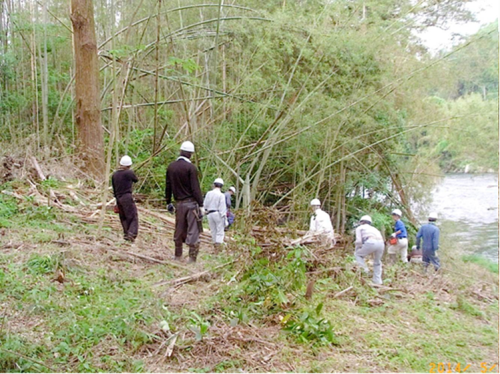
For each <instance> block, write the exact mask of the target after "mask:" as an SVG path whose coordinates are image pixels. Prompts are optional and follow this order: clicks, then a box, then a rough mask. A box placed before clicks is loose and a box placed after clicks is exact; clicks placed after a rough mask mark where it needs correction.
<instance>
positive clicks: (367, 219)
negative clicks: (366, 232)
mask: <svg viewBox="0 0 500 374" xmlns="http://www.w3.org/2000/svg"><path fill="white" fill-rule="evenodd" d="M359 221H360V222H361V221H366V222H370V223H372V217H370V216H363V217H361V219H360V220H359Z"/></svg>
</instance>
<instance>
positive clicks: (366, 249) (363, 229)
mask: <svg viewBox="0 0 500 374" xmlns="http://www.w3.org/2000/svg"><path fill="white" fill-rule="evenodd" d="M359 223H360V225H359V226H358V227H357V228H356V242H355V245H356V252H355V253H354V256H355V257H356V261H357V263H358V265H359V266H361V267H362V268H363V270H364V271H365V272H366V273H368V266H366V263H365V257H366V256H368V255H370V254H372V253H373V283H375V284H382V261H381V259H382V255H383V254H384V239H383V238H382V234H381V233H380V231H378V230H377V229H376V228H375V227H373V226H372V219H371V217H370V216H363V217H361V219H360V220H359Z"/></svg>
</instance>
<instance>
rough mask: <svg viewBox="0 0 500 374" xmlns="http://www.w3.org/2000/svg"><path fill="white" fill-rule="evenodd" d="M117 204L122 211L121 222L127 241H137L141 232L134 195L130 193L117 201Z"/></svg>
mask: <svg viewBox="0 0 500 374" xmlns="http://www.w3.org/2000/svg"><path fill="white" fill-rule="evenodd" d="M116 204H117V205H118V209H119V210H120V213H119V215H120V222H121V223H122V227H123V234H124V235H125V238H126V239H127V238H128V239H135V238H136V237H137V232H138V231H139V216H138V215H137V207H136V206H135V202H134V198H133V197H132V194H130V193H128V194H125V195H122V196H120V197H119V198H117V199H116Z"/></svg>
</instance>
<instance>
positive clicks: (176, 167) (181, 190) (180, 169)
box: [165, 158, 203, 206]
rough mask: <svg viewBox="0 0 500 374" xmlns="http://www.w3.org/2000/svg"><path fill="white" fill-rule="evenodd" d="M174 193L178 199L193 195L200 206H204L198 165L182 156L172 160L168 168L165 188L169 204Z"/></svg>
mask: <svg viewBox="0 0 500 374" xmlns="http://www.w3.org/2000/svg"><path fill="white" fill-rule="evenodd" d="M172 194H173V195H174V199H175V200H176V201H179V200H184V199H187V198H190V197H191V198H193V199H195V200H196V202H197V203H198V205H199V206H203V196H202V194H201V188H200V182H199V181H198V170H197V169H196V166H194V165H193V164H191V163H190V162H187V161H186V160H183V159H182V158H181V159H178V160H177V161H174V162H172V163H171V164H170V165H168V168H167V175H166V188H165V198H166V200H167V204H170V203H171V202H172Z"/></svg>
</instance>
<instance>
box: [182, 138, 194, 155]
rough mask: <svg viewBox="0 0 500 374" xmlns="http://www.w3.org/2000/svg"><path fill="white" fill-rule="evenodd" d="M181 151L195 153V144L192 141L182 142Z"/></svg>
mask: <svg viewBox="0 0 500 374" xmlns="http://www.w3.org/2000/svg"><path fill="white" fill-rule="evenodd" d="M181 151H186V152H191V153H194V144H193V143H191V142H190V141H187V142H184V143H182V144H181Z"/></svg>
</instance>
